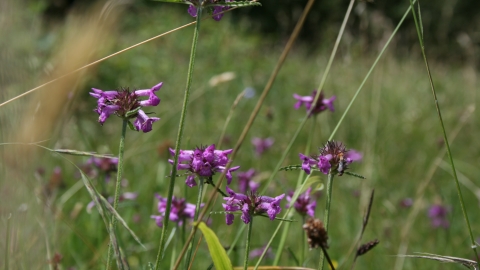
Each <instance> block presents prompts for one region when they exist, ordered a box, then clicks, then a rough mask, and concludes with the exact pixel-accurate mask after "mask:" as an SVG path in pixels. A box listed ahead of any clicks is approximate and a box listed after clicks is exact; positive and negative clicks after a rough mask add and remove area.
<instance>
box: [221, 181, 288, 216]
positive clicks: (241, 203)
mask: <svg viewBox="0 0 480 270" xmlns="http://www.w3.org/2000/svg"><path fill="white" fill-rule="evenodd" d="M227 193H228V194H229V195H230V197H225V198H223V199H224V200H226V203H224V204H222V205H223V208H224V209H225V211H227V212H228V213H227V215H226V217H225V220H226V223H227V225H231V224H232V223H233V220H234V218H235V216H234V215H233V213H231V212H236V211H241V212H242V215H241V217H240V218H241V219H242V221H243V222H244V223H245V224H248V223H250V221H251V220H252V217H253V216H255V215H264V214H267V215H268V217H269V218H270V220H274V219H275V217H276V216H277V214H278V213H280V211H281V210H282V209H281V208H280V201H281V200H282V199H283V197H285V194H281V195H279V196H277V197H275V198H272V197H267V196H258V195H256V194H255V193H253V192H250V193H249V194H248V196H247V195H244V194H240V193H235V192H234V191H233V190H232V189H230V188H229V187H228V186H227Z"/></svg>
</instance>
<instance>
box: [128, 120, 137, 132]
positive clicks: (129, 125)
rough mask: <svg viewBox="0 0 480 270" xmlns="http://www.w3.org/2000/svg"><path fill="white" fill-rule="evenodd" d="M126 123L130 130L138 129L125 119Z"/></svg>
mask: <svg viewBox="0 0 480 270" xmlns="http://www.w3.org/2000/svg"><path fill="white" fill-rule="evenodd" d="M127 124H128V128H130V130H135V131H138V130H137V129H135V127H134V126H133V124H132V122H130V121H127Z"/></svg>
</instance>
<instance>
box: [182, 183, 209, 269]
mask: <svg viewBox="0 0 480 270" xmlns="http://www.w3.org/2000/svg"><path fill="white" fill-rule="evenodd" d="M199 178H200V179H199V182H200V183H199V185H198V196H197V204H196V205H195V214H194V216H193V220H197V218H198V213H200V205H201V204H202V195H203V186H204V182H205V180H204V179H203V177H199ZM192 231H193V228H192ZM194 241H195V234H194V235H193V238H192V241H190V244H189V245H188V250H187V257H186V258H185V266H186V268H185V269H188V265H190V259H191V258H192V250H193V243H194Z"/></svg>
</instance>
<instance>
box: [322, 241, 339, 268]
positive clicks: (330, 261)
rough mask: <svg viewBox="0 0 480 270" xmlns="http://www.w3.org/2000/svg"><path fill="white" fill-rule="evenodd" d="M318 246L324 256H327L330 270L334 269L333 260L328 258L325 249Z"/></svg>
mask: <svg viewBox="0 0 480 270" xmlns="http://www.w3.org/2000/svg"><path fill="white" fill-rule="evenodd" d="M320 247H321V248H322V251H323V255H324V256H325V258H327V261H328V264H329V265H330V268H331V270H335V266H334V265H333V262H332V260H331V259H330V256H328V253H327V250H326V249H325V248H324V247H322V246H320Z"/></svg>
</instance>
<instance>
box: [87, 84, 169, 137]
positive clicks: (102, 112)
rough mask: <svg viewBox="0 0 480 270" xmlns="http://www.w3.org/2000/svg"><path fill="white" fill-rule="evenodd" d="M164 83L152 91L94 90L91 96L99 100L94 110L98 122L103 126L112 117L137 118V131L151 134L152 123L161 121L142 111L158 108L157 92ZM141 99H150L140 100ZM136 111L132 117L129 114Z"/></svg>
mask: <svg viewBox="0 0 480 270" xmlns="http://www.w3.org/2000/svg"><path fill="white" fill-rule="evenodd" d="M162 85H163V83H159V84H157V85H155V86H153V87H152V88H150V89H141V90H136V91H133V92H131V91H130V90H129V89H128V88H122V89H121V90H119V91H102V90H100V89H96V88H92V91H93V92H90V95H91V96H92V97H94V98H97V108H96V109H95V110H94V111H95V112H96V113H98V114H99V117H98V122H99V123H100V124H101V125H103V123H105V121H106V120H107V118H108V117H110V115H112V114H115V115H117V116H119V117H121V118H123V119H130V118H135V117H137V119H136V120H135V128H136V130H137V131H139V130H142V131H143V132H149V131H151V130H152V123H153V122H156V121H158V120H160V118H157V117H151V118H149V117H148V116H147V114H146V113H145V112H144V111H143V110H142V109H141V108H142V107H146V106H157V105H158V104H160V99H159V98H158V97H157V96H156V94H155V92H157V91H158V90H160V88H161V87H162ZM140 97H148V99H145V100H140ZM132 111H136V113H134V114H132V115H128V113H129V112H132Z"/></svg>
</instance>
